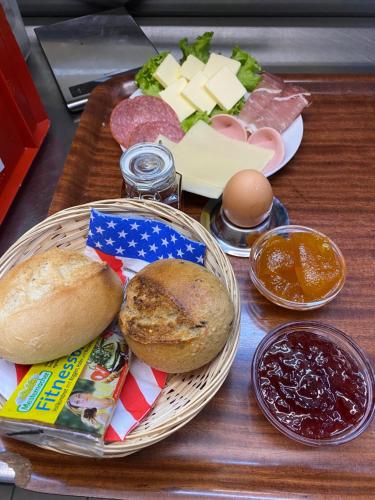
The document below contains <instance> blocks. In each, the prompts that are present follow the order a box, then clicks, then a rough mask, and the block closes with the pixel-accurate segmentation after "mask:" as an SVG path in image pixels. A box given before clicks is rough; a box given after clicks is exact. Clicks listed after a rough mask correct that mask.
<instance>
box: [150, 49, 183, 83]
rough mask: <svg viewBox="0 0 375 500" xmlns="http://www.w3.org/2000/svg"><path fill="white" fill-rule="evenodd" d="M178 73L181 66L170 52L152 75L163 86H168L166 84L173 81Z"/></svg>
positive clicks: (177, 76) (178, 75) (179, 73)
mask: <svg viewBox="0 0 375 500" xmlns="http://www.w3.org/2000/svg"><path fill="white" fill-rule="evenodd" d="M180 75H181V66H180V65H179V64H178V62H177V61H176V59H175V58H174V57H173V56H172V55H171V54H168V55H167V57H166V58H165V59H164V60H163V62H162V63H161V64H160V65H159V66H158V68H157V70H156V71H155V73H154V74H153V75H152V76H153V77H154V78H156V80H157V81H158V82H159V83H161V85H163V87H168V85H170V84H171V83H173V82H175V81H176V80H177V79H178V78H179V77H180Z"/></svg>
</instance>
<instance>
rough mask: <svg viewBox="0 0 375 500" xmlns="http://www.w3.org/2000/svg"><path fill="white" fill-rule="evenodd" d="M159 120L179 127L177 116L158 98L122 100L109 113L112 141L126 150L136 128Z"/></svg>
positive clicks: (142, 97)
mask: <svg viewBox="0 0 375 500" xmlns="http://www.w3.org/2000/svg"><path fill="white" fill-rule="evenodd" d="M160 120H162V121H166V122H169V123H170V124H172V125H175V126H176V127H179V126H180V122H179V120H178V118H177V115H176V113H175V112H174V110H173V109H172V108H171V106H170V105H169V104H167V103H166V102H165V101H163V100H162V99H160V98H159V97H152V96H146V95H142V96H138V97H135V98H134V99H124V100H123V101H121V102H119V103H118V104H117V106H116V107H115V108H114V109H113V111H112V113H111V118H110V129H111V133H112V135H113V137H114V139H115V140H116V141H117V142H118V143H120V144H122V145H123V146H124V147H126V148H127V147H129V139H130V135H131V134H132V132H133V131H134V129H135V128H136V127H138V126H139V125H142V124H143V123H147V122H155V121H160Z"/></svg>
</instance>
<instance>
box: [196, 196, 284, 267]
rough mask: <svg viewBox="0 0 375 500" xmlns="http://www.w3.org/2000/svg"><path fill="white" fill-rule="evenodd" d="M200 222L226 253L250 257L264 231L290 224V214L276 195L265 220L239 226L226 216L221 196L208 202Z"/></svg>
mask: <svg viewBox="0 0 375 500" xmlns="http://www.w3.org/2000/svg"><path fill="white" fill-rule="evenodd" d="M200 222H201V224H202V226H204V227H205V228H206V229H207V230H208V231H209V232H210V233H211V234H212V236H213V237H214V238H215V239H216V241H217V242H218V244H219V245H220V247H221V249H222V250H223V251H224V252H225V253H227V254H228V255H234V256H236V257H249V255H250V251H251V246H252V244H253V242H254V241H255V240H256V239H257V238H258V237H259V236H260V235H261V234H263V233H264V232H266V231H268V230H270V229H273V228H275V227H278V226H283V225H286V224H289V216H288V212H287V210H286V208H285V206H284V205H283V204H282V203H281V201H280V200H279V199H278V198H275V197H274V198H273V202H272V208H271V210H270V212H269V215H268V216H267V217H266V219H264V221H263V222H261V223H260V224H259V225H257V226H254V227H239V226H236V225H235V224H233V223H232V222H231V221H230V220H229V219H228V217H226V215H225V213H224V211H223V209H222V203H221V198H219V199H217V200H209V201H208V202H207V203H206V205H205V206H204V207H203V210H202V212H201V217H200Z"/></svg>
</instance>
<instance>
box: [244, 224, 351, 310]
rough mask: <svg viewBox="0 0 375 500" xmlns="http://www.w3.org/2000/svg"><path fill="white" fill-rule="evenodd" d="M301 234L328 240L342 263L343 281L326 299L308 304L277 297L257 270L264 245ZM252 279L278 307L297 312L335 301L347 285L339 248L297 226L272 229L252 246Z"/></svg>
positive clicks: (308, 229) (314, 231)
mask: <svg viewBox="0 0 375 500" xmlns="http://www.w3.org/2000/svg"><path fill="white" fill-rule="evenodd" d="M300 232H304V233H311V234H316V235H318V236H322V237H324V238H327V239H328V241H329V243H330V245H331V247H332V249H333V251H334V253H335V255H336V257H337V260H338V262H339V263H340V266H341V271H342V273H341V279H340V280H339V281H338V282H337V283H336V285H335V286H334V287H333V288H331V290H330V291H329V292H328V293H327V294H326V295H325V296H324V297H322V298H321V299H317V300H311V301H308V302H295V301H292V300H287V299H284V298H283V297H280V296H279V295H276V294H275V293H273V292H272V291H270V290H269V289H268V288H267V287H266V286H265V284H264V283H263V281H261V280H260V279H259V277H258V269H257V260H258V258H259V255H260V253H261V251H262V249H263V247H264V245H265V244H266V242H268V240H269V239H270V238H272V237H273V236H282V237H288V236H289V235H291V234H293V233H300ZM250 277H251V280H252V282H253V283H254V285H255V287H256V288H257V289H258V291H259V292H260V293H261V294H262V295H264V296H265V297H266V298H267V299H268V300H270V301H271V302H273V303H274V304H277V305H278V306H281V307H286V308H287V309H293V310H296V311H307V310H310V309H317V308H318V307H322V306H324V305H325V304H327V303H328V302H330V301H331V300H333V299H334V298H335V297H336V295H338V293H339V292H340V291H341V289H342V287H343V286H344V283H345V278H346V264H345V260H344V257H343V255H342V253H341V250H340V249H339V247H338V246H337V245H336V243H334V242H333V241H332V240H331V239H330V238H328V236H326V235H325V234H323V233H321V232H319V231H316V230H315V229H311V228H309V227H305V226H296V225H288V226H279V227H275V228H274V229H271V230H270V231H267V232H265V233H264V234H262V235H261V236H260V237H259V238H258V239H257V240H256V241H255V242H254V243H253V244H252V247H251V252H250Z"/></svg>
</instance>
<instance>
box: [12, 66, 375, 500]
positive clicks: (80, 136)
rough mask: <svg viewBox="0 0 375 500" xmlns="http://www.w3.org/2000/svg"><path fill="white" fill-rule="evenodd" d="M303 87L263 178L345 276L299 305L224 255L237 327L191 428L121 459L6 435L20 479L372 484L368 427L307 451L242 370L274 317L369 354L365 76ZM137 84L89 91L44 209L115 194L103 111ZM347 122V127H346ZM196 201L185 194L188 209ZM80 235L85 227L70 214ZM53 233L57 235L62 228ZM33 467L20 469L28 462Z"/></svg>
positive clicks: (155, 486) (194, 212)
mask: <svg viewBox="0 0 375 500" xmlns="http://www.w3.org/2000/svg"><path fill="white" fill-rule="evenodd" d="M288 79H289V80H291V81H295V82H298V83H300V84H301V85H302V86H304V87H305V88H308V89H309V90H310V91H312V93H313V104H312V106H311V107H310V108H309V109H308V110H306V112H305V113H304V116H303V119H304V136H303V140H302V144H301V147H300V149H299V151H298V153H297V154H296V156H295V157H294V158H293V160H292V161H291V162H290V163H289V164H288V165H287V166H286V167H285V168H284V169H283V170H281V171H280V172H279V173H278V174H276V176H273V177H272V178H271V184H272V187H273V189H274V194H275V195H276V196H277V197H278V198H279V199H280V200H282V202H283V203H284V204H285V205H286V206H287V208H288V212H289V216H290V219H291V221H292V223H294V224H302V225H306V226H309V227H313V228H315V229H318V230H320V231H322V232H323V233H325V234H327V235H328V236H329V237H331V238H332V239H333V240H334V241H335V242H336V243H337V244H338V246H339V247H340V249H341V250H342V252H343V254H344V256H345V259H346V263H347V267H348V279H347V282H346V284H345V287H344V289H343V290H342V292H341V293H340V295H339V296H338V297H337V298H336V299H335V300H334V301H333V302H332V303H330V304H328V305H327V306H325V307H324V308H322V309H319V310H316V311H311V312H306V313H295V312H292V311H288V310H285V309H282V308H279V307H277V306H275V305H273V304H271V303H269V302H268V301H267V300H266V299H265V298H263V297H262V296H261V295H260V294H259V293H258V292H257V291H256V290H255V289H254V287H253V286H252V285H251V283H250V280H249V274H248V263H247V260H246V259H239V258H235V257H231V258H230V261H231V263H232V266H233V268H234V271H235V276H236V278H237V282H238V286H239V290H240V294H241V302H242V307H241V335H240V341H239V346H238V350H237V353H236V356H235V358H234V361H233V364H232V366H231V369H230V371H229V374H228V376H227V378H226V380H225V382H224V383H223V385H222V386H221V388H220V390H219V391H218V392H217V393H216V395H215V397H213V398H212V399H211V400H210V402H209V403H208V404H207V405H206V406H205V407H204V409H203V410H202V411H200V413H199V414H197V415H196V416H195V418H193V419H192V420H191V421H190V422H189V423H188V424H187V425H185V426H183V427H180V428H178V425H177V426H176V428H175V430H176V431H177V429H178V431H177V432H174V433H173V435H170V436H169V437H167V438H166V439H163V441H161V442H160V443H158V444H155V445H154V446H152V447H148V448H145V449H143V450H141V451H139V452H138V453H136V454H132V455H130V456H128V457H123V458H122V459H120V460H118V459H108V460H95V459H88V458H85V457H77V456H64V455H58V454H56V453H52V452H49V451H47V450H42V451H41V450H40V449H38V448H36V447H33V446H28V445H26V444H23V443H19V442H17V441H13V440H6V450H7V452H9V453H12V452H13V453H14V454H17V456H22V457H23V458H25V459H27V461H28V463H31V467H32V474H31V479H30V480H29V482H28V483H27V482H26V483H24V484H28V487H29V488H32V489H38V490H41V491H48V492H49V493H60V494H72V495H86V496H90V497H92V496H99V497H109V498H124V497H127V498H156V496H157V495H160V492H162V495H163V498H166V497H168V498H169V497H178V498H191V497H192V496H195V497H198V498H202V497H203V496H209V497H210V498H288V499H289V498H340V499H341V498H350V499H352V498H356V499H358V498H363V499H368V498H372V497H373V496H374V491H375V474H374V463H375V425H374V424H372V426H371V427H370V428H369V429H368V430H367V431H366V432H365V433H364V434H363V435H362V436H360V437H359V438H358V439H355V440H354V441H352V442H350V443H347V444H345V445H342V446H340V447H326V448H322V449H318V448H310V447H306V446H303V445H300V444H297V443H294V442H293V441H290V440H289V439H288V438H287V437H285V436H283V435H282V434H280V433H279V432H278V431H276V430H275V429H274V428H273V427H272V426H271V425H270V424H269V422H268V421H267V420H266V419H265V417H264V416H263V415H262V413H261V412H260V410H259V408H258V406H257V403H256V401H255V399H254V397H253V395H252V390H251V380H250V366H251V360H252V357H253V354H254V350H255V348H256V346H257V345H258V343H259V342H260V340H261V339H262V338H263V337H264V335H265V334H266V333H267V332H269V331H270V330H271V329H273V328H274V327H276V326H277V325H279V324H281V323H285V322H287V321H293V320H301V319H305V320H312V319H313V320H317V321H322V322H325V323H328V324H331V325H333V326H335V327H337V328H339V329H341V330H343V331H344V332H346V333H347V334H348V335H350V336H351V337H352V338H353V339H354V340H355V341H356V342H357V343H358V344H359V345H360V346H361V347H362V348H363V349H364V350H365V351H366V352H367V354H368V355H369V358H370V360H371V361H372V362H374V360H375V343H374V328H373V316H374V313H373V311H374V305H375V287H374V286H373V271H371V270H373V251H374V234H375V232H374V231H375V227H374V220H375V206H374V196H373V194H374V192H375V176H374V174H373V166H374V164H375V146H374V144H375V124H374V120H373V110H374V109H375V77H373V76H366V75H362V76H351V75H349V76H345V75H343V76H329V75H326V76H323V77H322V76H320V75H314V76H311V75H308V76H303V75H294V76H293V75H289V76H288ZM133 90H134V84H133V81H132V80H131V78H130V77H129V78H125V79H124V78H117V77H116V78H114V79H112V80H110V81H109V82H107V83H105V84H104V85H101V86H99V87H97V88H96V89H95V90H94V92H93V93H92V95H91V97H90V99H89V102H88V104H87V105H86V108H85V112H84V113H83V115H82V119H81V122H80V126H79V128H78V130H77V134H76V137H75V139H74V142H73V146H72V149H71V152H70V154H69V156H68V159H67V162H66V165H65V168H64V171H63V174H62V177H61V179H60V181H59V185H58V187H57V191H56V194H55V196H54V199H53V202H52V205H51V209H50V213H54V212H56V211H58V210H62V209H65V208H67V207H70V206H73V205H79V204H81V203H88V202H91V201H93V200H99V199H104V198H117V197H118V196H119V194H120V192H121V183H122V180H121V175H120V172H119V164H118V160H119V155H120V151H119V148H118V146H117V145H116V143H115V142H114V141H113V139H112V138H111V136H110V132H109V128H108V117H109V114H110V112H111V109H112V108H113V106H114V105H115V104H116V103H117V102H118V100H120V99H121V98H123V97H126V96H128V95H129V94H131V93H132V92H133ZM354 117H355V126H354ZM205 202H206V200H205V199H203V198H200V197H199V196H194V195H187V194H186V193H184V195H183V204H182V208H183V210H184V211H185V212H187V213H188V214H189V215H191V216H193V217H194V218H198V217H199V213H200V209H201V207H202V206H203V205H204V203H205ZM77 231H78V232H79V231H81V234H83V233H84V229H83V227H82V226H80V224H79V223H78V226H77ZM61 237H62V236H61ZM28 467H29V466H28Z"/></svg>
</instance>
